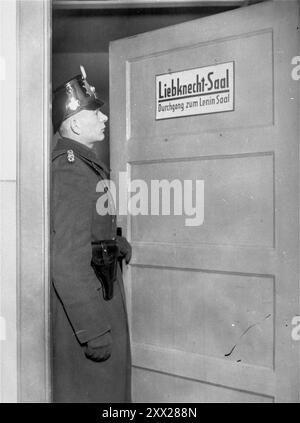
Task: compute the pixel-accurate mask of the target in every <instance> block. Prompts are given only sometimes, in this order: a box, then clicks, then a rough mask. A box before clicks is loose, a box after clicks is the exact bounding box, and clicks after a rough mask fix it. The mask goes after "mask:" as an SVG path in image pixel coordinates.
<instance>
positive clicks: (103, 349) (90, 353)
mask: <svg viewBox="0 0 300 423" xmlns="http://www.w3.org/2000/svg"><path fill="white" fill-rule="evenodd" d="M111 351H112V337H111V334H110V332H106V333H105V334H103V335H101V336H98V337H97V338H95V339H92V340H91V341H88V343H87V345H86V347H85V351H84V353H85V355H86V357H87V358H89V359H90V360H92V361H98V362H100V361H106V360H107V359H109V357H110V356H111Z"/></svg>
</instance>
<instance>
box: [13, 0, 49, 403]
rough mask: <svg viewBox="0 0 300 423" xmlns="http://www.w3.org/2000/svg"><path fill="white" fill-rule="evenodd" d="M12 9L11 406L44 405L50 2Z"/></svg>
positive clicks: (30, 1)
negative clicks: (14, 40)
mask: <svg viewBox="0 0 300 423" xmlns="http://www.w3.org/2000/svg"><path fill="white" fill-rule="evenodd" d="M16 5H17V11H16V14H17V16H16V19H17V45H16V53H17V63H16V65H17V81H16V86H17V124H16V131H17V134H16V138H17V195H16V197H17V198H16V202H17V205H16V206H17V251H16V254H17V292H16V303H17V328H16V332H17V391H18V392H17V401H18V402H50V401H51V376H50V318H49V310H50V307H49V298H50V296H49V287H50V284H49V280H50V268H49V257H50V255H49V254H50V243H49V238H50V225H49V216H50V207H49V186H50V165H49V163H50V140H51V136H50V133H51V132H50V131H51V120H50V107H49V106H50V99H51V91H50V89H51V88H50V81H51V79H50V78H51V71H50V70H51V67H50V65H51V61H50V59H51V54H50V52H51V50H50V48H51V39H50V35H51V1H49V0H39V1H34V0H27V1H22V0H17V4H16ZM29 105H30V107H29Z"/></svg>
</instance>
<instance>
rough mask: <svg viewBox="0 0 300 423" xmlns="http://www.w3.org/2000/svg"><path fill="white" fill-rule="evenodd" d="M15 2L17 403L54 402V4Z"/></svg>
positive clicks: (42, 0)
mask: <svg viewBox="0 0 300 423" xmlns="http://www.w3.org/2000/svg"><path fill="white" fill-rule="evenodd" d="M16 1H17V46H16V53H17V81H16V84H17V90H18V91H17V92H18V97H17V128H16V132H17V252H16V254H17V292H16V302H17V328H16V334H17V339H18V341H17V344H18V345H17V351H18V359H17V361H18V372H17V374H18V381H17V386H18V392H17V395H18V396H17V398H18V402H51V357H50V295H49V287H50V260H49V257H50V230H49V229H50V201H49V198H50V190H49V186H50V145H51V138H52V133H51V131H52V127H51V115H50V107H49V106H50V101H51V23H52V22H51V15H52V6H53V4H52V0H39V1H35V0H26V1H22V0H16ZM63 3H64V2H61V6H62V4H63ZM73 3H74V2H73ZM89 3H91V2H89ZM129 3H130V2H128V3H127V7H137V6H136V2H132V5H131V6H129ZM149 3H151V2H149ZM182 3H183V2H182ZM194 3H196V2H194ZM198 3H199V5H201V3H203V2H201V1H199V2H198ZM215 3H218V2H215ZM234 3H235V4H236V5H238V3H240V5H241V4H242V3H244V2H242V1H240V2H239V1H236V2H234ZM150 6H151V5H150ZM152 6H153V4H152ZM56 7H57V6H56ZM115 7H116V8H117V5H116V6H115ZM123 7H124V6H123ZM143 7H145V5H143ZM98 8H99V6H98ZM33 23H34V24H33ZM32 46H34V48H32ZM295 54H296V53H295ZM29 76H30V77H29ZM33 88H34V90H35V91H34V95H33ZM28 105H30V107H28ZM299 117H300V116H299ZM34 122H35V123H36V124H35V125H33V123H34ZM299 160H300V158H299ZM299 309H300V295H299ZM298 349H299V359H300V348H299V347H298ZM299 385H300V380H299ZM299 400H300V398H299Z"/></svg>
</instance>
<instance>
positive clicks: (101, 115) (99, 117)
mask: <svg viewBox="0 0 300 423" xmlns="http://www.w3.org/2000/svg"><path fill="white" fill-rule="evenodd" d="M98 119H99V120H100V121H101V122H107V120H108V117H107V116H106V115H105V114H104V113H102V112H100V110H99V111H98Z"/></svg>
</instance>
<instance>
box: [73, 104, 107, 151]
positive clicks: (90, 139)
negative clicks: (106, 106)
mask: <svg viewBox="0 0 300 423" xmlns="http://www.w3.org/2000/svg"><path fill="white" fill-rule="evenodd" d="M76 120H77V123H78V126H79V130H80V137H81V138H82V139H84V140H85V141H86V142H87V143H94V142H96V141H102V140H104V130H105V123H106V122H107V120H108V118H107V116H106V115H105V114H104V113H102V112H101V111H100V109H96V110H82V111H81V112H80V113H78V114H77V116H76Z"/></svg>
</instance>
